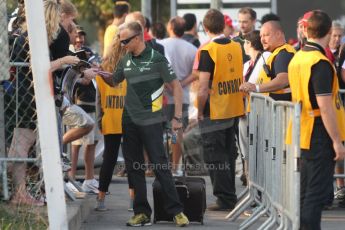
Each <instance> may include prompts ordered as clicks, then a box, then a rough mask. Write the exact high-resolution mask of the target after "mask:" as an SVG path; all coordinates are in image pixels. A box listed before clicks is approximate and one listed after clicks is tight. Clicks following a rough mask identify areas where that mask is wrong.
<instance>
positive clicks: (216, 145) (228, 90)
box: [197, 9, 244, 211]
mask: <svg viewBox="0 0 345 230" xmlns="http://www.w3.org/2000/svg"><path fill="white" fill-rule="evenodd" d="M203 24H204V28H205V31H206V33H207V34H208V36H209V37H210V38H211V41H210V43H208V44H207V45H205V46H204V47H203V48H202V49H201V53H200V61H199V67H198V70H199V71H200V75H199V89H198V96H197V100H198V120H199V127H200V132H201V137H202V144H203V148H204V160H205V162H206V163H207V165H206V166H207V169H208V171H209V174H210V178H211V182H212V186H213V194H214V195H215V196H216V197H217V202H216V204H215V205H212V206H210V207H209V210H210V211H229V210H231V209H233V208H234V207H235V205H236V203H237V197H236V188H235V159H236V157H237V151H236V147H235V130H234V118H236V117H238V116H242V115H243V114H244V105H243V94H242V93H241V92H240V91H239V86H240V84H241V82H242V71H243V63H242V50H241V45H240V44H239V43H238V42H234V41H231V40H230V39H229V38H226V37H225V36H224V34H222V33H223V29H224V16H223V14H222V13H221V12H219V11H218V10H215V9H210V10H209V11H208V12H207V13H206V16H205V17H204V20H203Z"/></svg>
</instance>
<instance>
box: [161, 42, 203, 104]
mask: <svg viewBox="0 0 345 230" xmlns="http://www.w3.org/2000/svg"><path fill="white" fill-rule="evenodd" d="M157 42H159V43H160V44H162V45H163V46H164V53H165V57H166V58H167V59H168V61H169V63H170V64H171V66H172V68H173V70H174V72H175V74H176V77H177V79H178V80H179V81H182V80H183V79H185V78H186V77H188V76H189V75H190V74H191V73H192V67H193V61H194V58H195V54H196V51H197V48H196V47H195V46H194V45H192V44H191V43H189V42H187V41H185V40H183V39H182V38H165V39H163V40H160V41H157ZM189 88H190V87H189V86H186V87H184V88H183V101H182V102H183V104H189ZM166 95H167V96H168V104H173V103H174V100H173V96H172V93H171V92H166Z"/></svg>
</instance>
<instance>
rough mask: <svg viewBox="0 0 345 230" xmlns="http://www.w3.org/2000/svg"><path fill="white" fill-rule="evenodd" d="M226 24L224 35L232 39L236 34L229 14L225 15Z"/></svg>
mask: <svg viewBox="0 0 345 230" xmlns="http://www.w3.org/2000/svg"><path fill="white" fill-rule="evenodd" d="M224 23H225V25H224V30H223V34H224V35H225V37H228V38H232V36H233V34H234V32H235V29H234V27H233V25H232V20H231V18H230V16H229V15H227V14H224Z"/></svg>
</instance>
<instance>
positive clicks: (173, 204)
mask: <svg viewBox="0 0 345 230" xmlns="http://www.w3.org/2000/svg"><path fill="white" fill-rule="evenodd" d="M122 128H123V151H124V157H125V163H126V169H127V173H128V179H129V180H130V181H131V183H132V185H133V188H134V194H135V196H134V203H133V209H134V214H139V213H145V214H146V215H147V216H151V214H152V209H151V207H150V204H149V203H148V200H147V190H146V181H145V168H146V167H145V161H144V155H143V147H145V149H146V151H147V154H148V157H149V160H150V162H151V164H152V165H151V166H152V169H153V172H154V173H155V176H156V178H157V180H158V181H159V182H160V184H161V185H162V189H163V194H164V204H165V209H166V211H167V213H169V214H172V215H176V214H178V213H180V212H182V211H183V206H182V204H181V203H180V200H179V197H178V194H177V191H176V188H175V184H174V182H173V178H172V174H171V171H170V167H169V163H168V158H167V155H166V154H165V150H164V145H163V128H162V124H161V123H158V124H152V125H145V126H142V125H136V124H134V123H123V125H122Z"/></svg>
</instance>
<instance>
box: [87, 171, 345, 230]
mask: <svg viewBox="0 0 345 230" xmlns="http://www.w3.org/2000/svg"><path fill="white" fill-rule="evenodd" d="M205 179H206V181H207V187H206V193H207V194H206V197H207V204H211V203H213V202H214V201H215V198H214V197H213V196H212V187H211V184H210V180H209V178H208V177H205ZM236 180H237V184H236V185H237V186H236V187H237V193H238V194H239V193H240V192H241V191H242V190H243V188H244V187H243V186H242V185H241V184H240V181H239V178H237V179H236ZM152 182H153V178H148V179H147V192H148V197H149V202H150V204H151V207H153V201H152ZM109 191H110V195H107V197H106V204H107V207H108V208H109V210H108V211H106V212H96V211H94V210H92V211H91V213H90V215H89V216H88V218H87V219H86V221H84V223H83V224H82V227H81V229H82V230H93V229H98V230H107V229H112V230H114V229H129V227H126V226H125V225H126V221H127V220H128V219H129V218H130V217H131V216H132V215H133V213H132V212H128V211H127V208H128V203H129V198H128V185H127V178H120V177H114V179H113V181H112V183H111V185H110V189H109ZM95 199H96V196H94V198H93V197H92V199H91V200H94V201H93V202H94V205H95V204H96V202H95ZM334 206H336V204H335V205H334ZM323 214H324V215H323V223H322V229H329V230H341V229H344V226H345V209H340V208H334V209H333V210H331V211H324V213H323ZM226 215H227V212H209V211H206V214H205V220H204V225H200V224H199V223H192V224H190V225H189V226H188V229H205V230H206V229H238V228H239V225H240V223H241V222H242V221H243V220H244V219H245V218H246V217H244V216H241V217H240V218H239V219H238V220H237V221H236V222H229V221H227V220H225V219H224V217H225V216H226ZM263 220H264V219H263ZM144 228H146V229H176V227H175V225H174V224H173V223H161V222H160V223H157V224H153V225H152V226H149V227H144ZM257 228H258V225H254V226H252V228H251V229H257Z"/></svg>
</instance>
